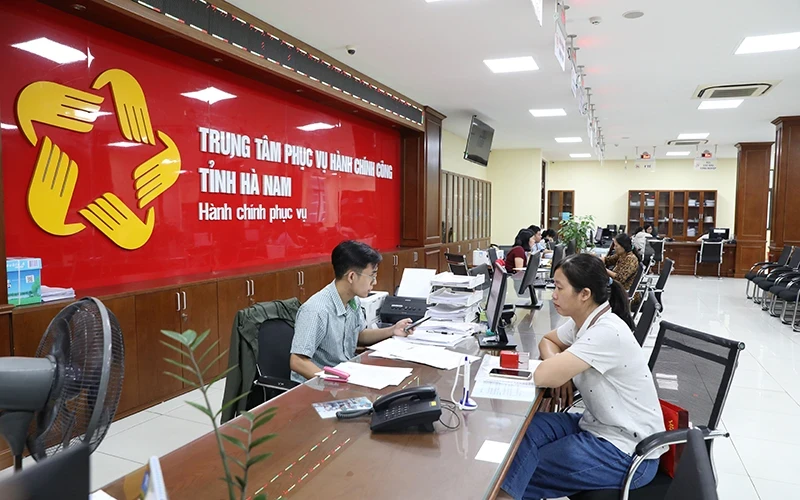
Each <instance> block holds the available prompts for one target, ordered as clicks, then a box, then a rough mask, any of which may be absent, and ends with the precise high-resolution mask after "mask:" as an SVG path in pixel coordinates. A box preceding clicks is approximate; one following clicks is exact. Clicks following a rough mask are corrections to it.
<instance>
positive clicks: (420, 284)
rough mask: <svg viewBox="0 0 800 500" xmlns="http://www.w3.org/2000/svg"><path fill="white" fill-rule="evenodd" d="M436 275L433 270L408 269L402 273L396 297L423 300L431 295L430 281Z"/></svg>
mask: <svg viewBox="0 0 800 500" xmlns="http://www.w3.org/2000/svg"><path fill="white" fill-rule="evenodd" d="M435 275H436V270H435V269H415V268H413V267H410V268H408V269H405V270H404V271H403V277H402V278H401V279H400V287H399V288H398V289H397V296H398V297H414V298H419V299H425V298H427V297H428V294H429V293H431V279H432V278H433V277H434V276H435Z"/></svg>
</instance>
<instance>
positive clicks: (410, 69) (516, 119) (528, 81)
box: [229, 0, 800, 160]
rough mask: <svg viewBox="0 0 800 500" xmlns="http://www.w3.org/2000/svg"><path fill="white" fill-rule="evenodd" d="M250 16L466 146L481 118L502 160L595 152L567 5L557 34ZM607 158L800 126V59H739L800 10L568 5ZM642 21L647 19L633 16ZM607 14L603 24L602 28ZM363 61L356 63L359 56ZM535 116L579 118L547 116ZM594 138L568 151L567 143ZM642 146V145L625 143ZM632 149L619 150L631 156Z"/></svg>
mask: <svg viewBox="0 0 800 500" xmlns="http://www.w3.org/2000/svg"><path fill="white" fill-rule="evenodd" d="M229 1H230V2H231V3H233V4H235V5H236V6H238V7H239V8H241V9H243V10H245V11H247V12H249V13H251V14H253V15H255V16H257V17H259V18H261V19H263V20H264V21H265V22H267V23H269V24H272V25H273V26H276V27H277V28H279V29H281V30H283V31H285V32H287V33H290V34H291V35H292V36H294V37H296V38H299V39H300V40H303V41H304V42H306V43H308V44H310V45H312V46H314V47H316V48H317V49H319V50H321V51H323V52H325V53H328V54H330V55H332V56H333V57H335V58H337V59H339V60H341V61H343V62H345V63H346V64H349V65H350V66H352V67H353V68H355V69H357V70H359V71H361V72H363V73H365V74H367V75H369V76H371V77H373V78H375V79H376V80H378V81H380V82H382V83H383V84H385V85H387V86H389V87H392V88H394V89H396V90H397V91H399V92H401V93H403V94H405V95H407V96H408V97H410V98H412V99H414V100H416V101H418V102H421V103H423V104H425V105H428V106H431V107H433V108H435V109H437V110H439V111H441V112H442V113H444V114H446V115H447V116H448V118H447V120H445V128H446V129H447V130H449V131H451V132H453V133H455V134H457V135H460V136H462V137H464V136H465V134H466V132H467V130H468V128H469V119H470V116H471V115H473V114H477V115H478V116H479V117H480V118H482V119H483V120H484V121H486V122H487V123H489V124H490V125H492V126H493V127H495V129H496V133H495V138H494V149H517V148H541V149H542V150H543V154H544V156H545V158H547V159H550V160H563V159H568V158H569V156H568V155H569V153H588V152H591V151H590V149H589V146H588V138H587V133H586V120H585V119H584V118H583V117H581V116H580V115H579V113H578V111H577V105H576V103H575V100H574V99H573V97H572V92H571V90H570V84H569V80H570V77H569V73H568V72H562V71H561V69H560V67H559V66H558V63H557V61H556V59H555V56H554V54H553V45H554V41H553V39H554V37H553V32H554V19H553V11H554V0H544V13H545V14H544V17H545V19H544V26H543V27H540V26H539V24H538V23H537V21H536V16H535V14H534V11H533V6H532V3H531V0H443V1H440V2H435V3H427V2H425V0H334V1H325V0H292V1H283V0H270V1H263V0H229ZM567 4H568V5H569V6H570V7H571V8H570V9H569V10H568V11H567V31H568V32H569V34H575V35H578V38H577V39H576V45H577V46H578V47H579V48H580V50H579V51H578V52H577V58H578V62H579V64H582V65H585V66H586V72H587V77H586V86H588V87H591V88H592V91H593V94H594V97H593V101H592V102H593V103H594V104H596V106H597V108H596V109H597V116H598V118H599V119H600V126H601V127H602V128H603V133H604V135H605V138H606V144H607V148H606V158H607V159H621V158H623V157H624V156H625V155H630V156H632V155H633V154H634V150H635V147H636V146H638V147H640V149H641V150H643V149H645V148H646V149H647V150H648V151H649V152H652V146H658V149H657V151H656V155H657V157H664V153H666V151H668V150H681V149H683V150H686V148H670V147H668V146H666V141H667V140H670V139H675V138H676V137H677V135H678V134H679V133H681V132H709V133H710V136H709V137H708V140H709V144H710V145H714V144H718V145H719V146H720V149H719V155H720V156H728V157H732V156H735V154H736V150H735V148H734V147H733V145H734V144H735V143H737V142H756V141H772V140H774V138H775V127H774V126H773V125H772V124H771V123H770V122H771V121H772V120H773V119H775V118H776V117H777V116H785V115H798V114H800V50H793V51H784V52H773V53H763V54H749V55H738V56H737V55H734V51H735V50H736V48H737V47H738V45H739V43H740V42H741V41H742V40H743V39H744V37H745V36H750V35H766V34H775V33H787V32H793V31H799V30H800V0H769V1H762V2H754V1H753V0H699V1H698V0H649V1H648V0H638V1H636V0H568V1H567ZM633 9H639V10H642V11H644V13H645V16H644V17H642V18H640V19H637V20H628V19H624V18H623V17H622V14H623V13H624V12H626V11H628V10H633ZM592 16H600V17H602V19H603V21H602V23H601V24H599V25H596V26H595V25H592V24H591V23H589V21H588V19H589V17H592ZM347 45H355V46H356V47H357V53H356V54H355V55H353V56H350V55H348V54H347V51H346V50H345V46H347ZM524 55H532V56H533V57H534V59H535V60H536V63H537V64H538V65H539V67H540V69H539V70H538V71H533V72H527V73H512V74H497V75H496V74H493V73H491V72H490V71H489V69H488V68H487V67H486V66H485V65H484V64H483V60H484V59H492V58H500V57H512V56H524ZM763 80H780V81H781V83H780V84H779V85H777V86H776V87H775V88H774V89H773V90H772V91H770V92H769V93H768V94H767V95H766V96H764V97H760V98H754V99H749V100H745V102H744V103H743V104H742V105H741V106H740V107H739V108H738V109H731V110H710V111H699V110H698V109H697V106H698V105H699V101H697V100H692V99H691V96H692V93H693V91H694V90H695V89H696V87H697V86H698V85H701V84H726V83H739V82H754V81H763ZM531 108H564V109H566V110H567V116H566V117H557V118H538V119H537V118H533V117H532V116H531V114H530V113H529V112H528V110H529V109H531ZM576 135H579V136H581V137H583V140H584V142H583V143H582V144H557V143H556V142H555V140H554V138H555V137H562V136H576ZM623 137H629V139H622V138H623ZM617 145H618V146H617Z"/></svg>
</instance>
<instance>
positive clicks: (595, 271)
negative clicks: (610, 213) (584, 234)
mask: <svg viewBox="0 0 800 500" xmlns="http://www.w3.org/2000/svg"><path fill="white" fill-rule="evenodd" d="M629 239H630V238H629ZM559 269H561V272H562V273H564V276H565V277H566V278H567V281H568V282H569V284H570V285H571V286H572V288H574V289H575V291H576V292H580V291H581V290H583V289H584V288H588V289H589V291H590V292H592V300H593V301H594V302H595V303H596V304H597V305H600V304H602V303H603V302H606V301H608V303H609V304H611V311H612V312H613V313H614V314H616V315H617V316H619V317H620V319H621V320H622V321H624V322H625V324H626V325H628V328H630V329H631V330H633V329H634V327H635V325H634V324H633V320H632V319H631V313H630V306H629V304H628V292H627V291H626V290H625V289H624V288H622V285H620V284H619V283H618V282H616V281H614V280H611V279H610V278H609V277H608V273H606V267H605V266H604V265H603V261H601V260H600V259H598V258H597V257H595V256H594V255H590V254H587V253H580V254H577V255H570V256H569V257H567V258H566V259H564V260H562V261H561V262H559V263H558V264H557V265H556V271H557V270H559ZM609 283H610V284H609Z"/></svg>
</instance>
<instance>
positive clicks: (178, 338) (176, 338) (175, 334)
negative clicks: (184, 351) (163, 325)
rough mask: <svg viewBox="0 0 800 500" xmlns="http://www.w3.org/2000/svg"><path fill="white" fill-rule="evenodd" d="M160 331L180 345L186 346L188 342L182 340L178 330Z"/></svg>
mask: <svg viewBox="0 0 800 500" xmlns="http://www.w3.org/2000/svg"><path fill="white" fill-rule="evenodd" d="M161 333H163V334H164V335H166V336H167V337H169V338H171V339H172V340H174V341H176V342H178V343H179V344H181V345H185V346H187V347H188V344H186V342H185V341H184V338H183V335H181V334H180V333H178V332H171V331H169V330H161Z"/></svg>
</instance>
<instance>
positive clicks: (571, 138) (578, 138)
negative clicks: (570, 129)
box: [556, 137, 583, 143]
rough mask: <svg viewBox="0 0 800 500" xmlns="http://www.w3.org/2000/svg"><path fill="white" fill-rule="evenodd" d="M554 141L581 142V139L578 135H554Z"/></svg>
mask: <svg viewBox="0 0 800 500" xmlns="http://www.w3.org/2000/svg"><path fill="white" fill-rule="evenodd" d="M556 142H560V143H568V142H583V139H582V138H580V137H556Z"/></svg>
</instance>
